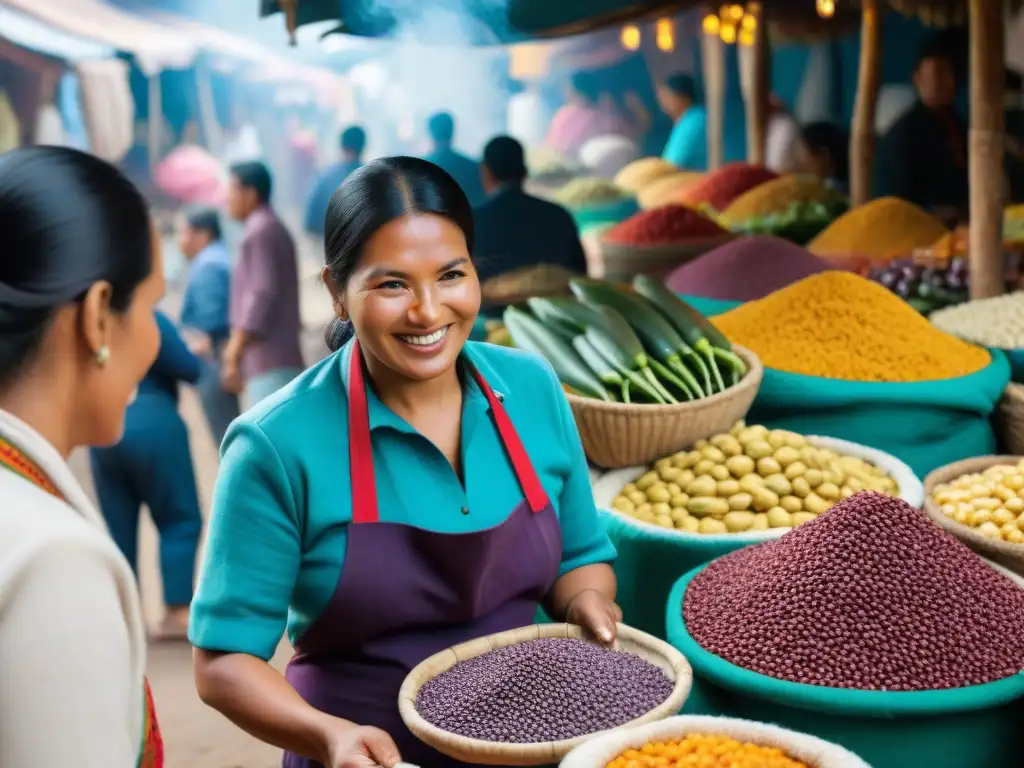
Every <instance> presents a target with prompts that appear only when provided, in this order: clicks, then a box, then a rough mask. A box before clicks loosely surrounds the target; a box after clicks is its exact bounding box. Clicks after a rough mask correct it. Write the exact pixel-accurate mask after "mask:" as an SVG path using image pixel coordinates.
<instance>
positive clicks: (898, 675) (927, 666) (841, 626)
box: [682, 491, 1024, 691]
mask: <svg viewBox="0 0 1024 768" xmlns="http://www.w3.org/2000/svg"><path fill="white" fill-rule="evenodd" d="M682 614H683V619H684V621H685V624H686V630H687V632H688V633H689V634H690V636H691V637H692V638H693V639H694V640H695V641H696V642H697V643H698V644H699V645H701V646H702V647H703V648H704V649H705V650H707V651H709V652H710V653H712V654H714V655H716V656H718V657H720V658H722V659H724V660H726V661H728V662H731V663H732V664H735V665H737V666H739V667H743V668H745V669H748V670H751V671H753V672H757V673H759V674H762V675H766V676H768V677H774V678H778V679H781V680H788V681H791V682H795V683H804V684H806V685H816V686H823V687H828V688H850V689H858V690H862V691H934V690H942V689H950V688H963V687H968V686H978V685H983V684H985V683H988V682H992V681H995V680H1001V679H1004V678H1008V677H1013V676H1015V675H1018V674H1019V673H1020V672H1021V670H1022V669H1024V644H1022V643H1020V642H1015V641H1014V640H1010V638H1014V639H1019V638H1021V637H1024V589H1021V587H1020V586H1018V585H1017V584H1016V583H1014V582H1013V581H1012V580H1011V579H1009V578H1008V577H1007V576H1005V575H1003V574H1001V573H999V572H997V571H996V570H995V569H993V568H992V567H991V566H990V565H988V564H987V563H986V562H985V561H983V560H982V559H981V558H979V557H978V556H977V555H976V554H974V553H973V552H971V550H969V549H968V548H967V547H966V546H964V545H963V544H961V543H960V542H959V541H957V540H956V539H955V538H953V537H952V536H950V535H949V534H948V533H946V532H945V531H944V530H942V528H940V527H939V526H938V525H936V524H935V523H933V522H932V521H931V520H929V519H928V518H927V517H926V516H925V515H923V514H921V512H920V510H917V509H915V508H914V507H911V506H910V505H909V504H907V503H906V502H904V501H902V500H900V499H895V498H892V497H889V496H884V495H882V494H879V493H873V492H869V491H865V492H861V493H858V494H856V495H854V496H851V497H850V498H849V499H846V500H844V501H842V502H840V503H839V504H837V505H836V506H835V507H833V508H832V509H831V510H829V511H828V512H827V513H826V514H824V515H822V516H821V517H819V518H818V519H817V520H814V521H812V522H810V523H807V524H806V525H802V526H800V527H799V528H797V529H795V530H793V531H790V532H789V533H787V534H786V535H785V536H782V537H781V538H779V539H775V540H773V541H769V542H767V543H764V544H759V545H756V546H752V547H746V548H744V549H740V550H737V551H736V552H732V553H731V554H728V555H726V556H725V557H722V558H719V559H718V560H715V561H713V562H711V563H710V564H709V565H708V566H706V567H705V568H704V569H703V570H702V571H700V572H699V573H697V574H696V575H695V576H694V577H693V579H692V581H691V582H690V583H689V585H688V586H687V588H686V593H685V595H684V598H683V608H682Z"/></svg>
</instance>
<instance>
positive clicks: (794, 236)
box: [725, 185, 847, 245]
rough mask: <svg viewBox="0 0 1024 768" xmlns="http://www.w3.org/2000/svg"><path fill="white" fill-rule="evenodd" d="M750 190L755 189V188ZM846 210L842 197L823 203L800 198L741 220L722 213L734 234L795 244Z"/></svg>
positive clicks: (810, 238) (804, 243) (808, 240)
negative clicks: (777, 209) (778, 238)
mask: <svg viewBox="0 0 1024 768" xmlns="http://www.w3.org/2000/svg"><path fill="white" fill-rule="evenodd" d="M765 186H767V185H765ZM753 191H754V192H757V189H756V188H755V189H754V190H753ZM748 194H750V193H748ZM846 210H847V203H846V201H845V200H844V199H842V198H836V199H834V200H830V201H827V202H820V201H807V200H800V201H797V202H794V203H790V204H789V205H788V206H786V208H784V209H783V210H781V211H776V212H773V213H766V214H760V215H757V216H752V217H750V218H745V219H737V218H735V217H734V216H732V215H730V214H728V213H726V214H725V217H726V220H727V221H729V222H730V229H732V231H733V232H736V233H737V234H743V235H774V236H775V237H780V238H782V239H783V240H788V241H790V242H792V243H796V244H797V245H806V244H807V243H809V242H811V241H812V240H813V239H814V238H816V237H817V236H818V235H819V234H821V232H823V231H824V230H825V229H826V227H828V226H829V225H830V224H832V222H833V221H835V220H836V219H837V218H838V217H839V216H842V215H843V214H844V213H846Z"/></svg>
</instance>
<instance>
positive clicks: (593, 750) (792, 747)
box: [560, 715, 871, 768]
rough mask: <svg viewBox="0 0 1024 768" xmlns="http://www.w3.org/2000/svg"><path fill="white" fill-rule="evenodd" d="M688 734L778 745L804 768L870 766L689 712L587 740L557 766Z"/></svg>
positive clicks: (602, 761) (774, 733)
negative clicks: (805, 767)
mask: <svg viewBox="0 0 1024 768" xmlns="http://www.w3.org/2000/svg"><path fill="white" fill-rule="evenodd" d="M689 734H701V735H705V736H707V735H719V736H727V737H731V738H733V739H736V740H737V741H739V742H741V743H743V742H748V741H749V742H752V743H754V744H757V745H759V746H762V747H778V748H779V749H781V750H782V751H783V752H784V753H785V754H786V755H787V756H788V757H791V758H793V759H794V760H799V761H800V762H802V763H803V764H804V765H806V766H807V768H871V766H869V765H868V764H867V763H865V762H864V761H863V760H861V759H860V758H859V757H857V756H856V755H855V754H853V753H852V752H849V751H848V750H845V749H843V748H842V747H839V746H836V745H835V744H830V743H828V742H827V741H823V740H822V739H819V738H817V737H815V736H808V735H807V734H804V733H797V732H796V731H789V730H786V729H785V728H779V727H777V726H774V725H766V724H765V723H755V722H752V721H750V720H737V719H735V718H729V717H701V716H693V715H681V716H679V717H670V718H668V719H667V720H662V721H661V722H660V723H651V724H650V725H641V726H639V727H638V728H629V729H625V730H621V731H615V732H614V733H609V734H608V735H606V736H599V737H597V738H595V739H591V740H590V741H588V742H586V743H585V744H583V745H582V746H579V747H576V749H574V750H573V751H572V752H570V753H569V754H568V755H567V756H566V758H565V759H564V760H563V761H562V763H561V767H560V768H605V766H606V765H608V763H610V762H611V761H612V760H614V759H615V758H616V757H618V756H619V755H621V754H622V753H623V752H625V751H626V750H627V749H640V748H641V747H642V746H643V745H644V744H649V743H651V742H655V741H660V742H666V741H678V740H680V739H682V738H683V737H685V736H687V735H689Z"/></svg>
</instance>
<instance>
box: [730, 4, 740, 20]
mask: <svg viewBox="0 0 1024 768" xmlns="http://www.w3.org/2000/svg"><path fill="white" fill-rule="evenodd" d="M743 13H744V11H743V6H742V5H734V6H732V7H731V8H730V9H729V18H730V19H732V20H733V21H739V20H740V19H742V18H743Z"/></svg>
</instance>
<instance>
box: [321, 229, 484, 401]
mask: <svg viewBox="0 0 1024 768" xmlns="http://www.w3.org/2000/svg"><path fill="white" fill-rule="evenodd" d="M339 289H340V290H341V293H340V296H339V298H341V300H342V304H343V306H344V310H345V314H346V315H347V316H348V319H350V320H351V321H352V325H353V326H354V328H355V332H356V335H357V336H358V338H359V343H360V346H361V347H362V349H363V351H364V354H366V355H368V356H372V357H374V358H376V359H377V360H378V361H379V362H381V363H382V364H383V365H384V366H386V367H387V368H389V369H391V370H392V371H394V372H395V373H397V374H399V375H400V376H403V377H405V378H408V379H413V380H415V381H426V380H428V379H432V378H434V377H436V376H439V375H441V374H442V373H444V372H445V371H447V370H448V369H449V368H450V367H451V366H452V365H454V363H455V361H456V359H457V358H458V356H459V354H460V353H461V352H462V347H463V346H464V345H465V343H466V340H467V339H468V338H469V334H470V331H472V329H473V322H474V321H475V320H476V316H477V314H478V313H479V312H480V281H479V279H478V278H477V274H476V270H475V269H474V267H473V263H472V261H471V260H470V254H469V250H468V248H467V246H466V238H465V235H463V233H462V230H461V229H459V227H458V226H456V225H455V224H454V223H452V222H451V221H449V220H448V219H446V218H444V217H443V216H437V215H433V214H411V215H407V216H402V217H400V218H398V219H395V220H394V221H391V222H389V223H388V224H386V225H385V226H384V227H382V228H381V229H380V230H378V231H377V232H376V233H375V234H374V235H373V237H371V238H370V239H369V240H368V241H367V243H366V246H365V247H364V248H363V251H362V253H361V254H360V256H359V262H358V264H357V265H356V268H355V270H353V272H352V274H351V276H350V277H349V280H348V283H347V284H346V285H344V286H339Z"/></svg>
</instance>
